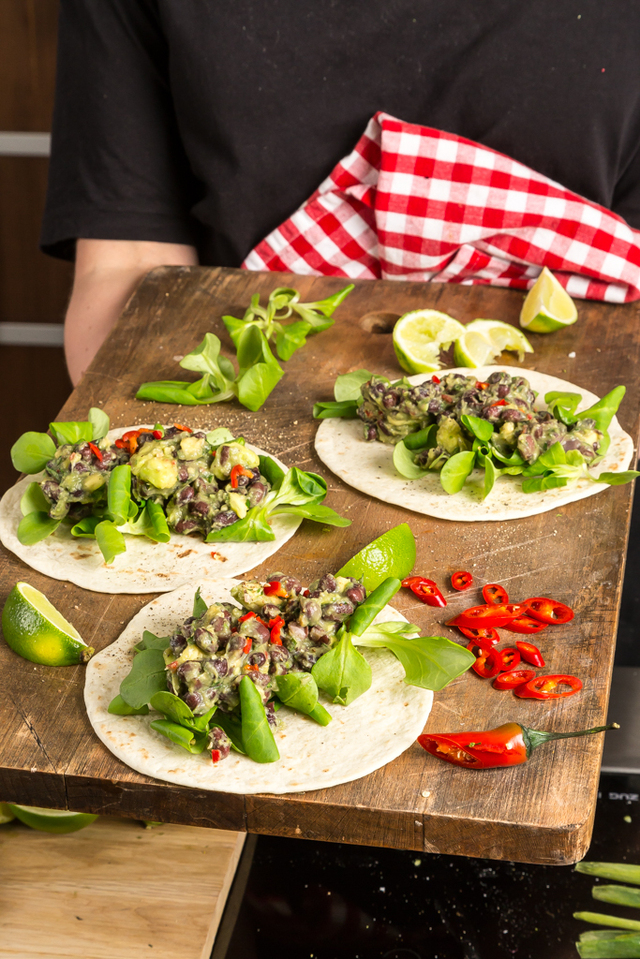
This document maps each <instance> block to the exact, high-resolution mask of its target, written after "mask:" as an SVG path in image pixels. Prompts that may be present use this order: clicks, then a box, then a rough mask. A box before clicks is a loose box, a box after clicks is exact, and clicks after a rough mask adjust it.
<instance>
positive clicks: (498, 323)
mask: <svg viewBox="0 0 640 959" xmlns="http://www.w3.org/2000/svg"><path fill="white" fill-rule="evenodd" d="M469 330H472V331H473V332H475V333H482V335H483V336H486V337H487V339H488V340H490V341H491V342H492V343H493V345H494V347H495V350H496V356H498V355H499V354H500V353H502V351H503V350H513V351H514V352H517V354H518V359H519V360H520V361H522V360H523V359H524V354H525V353H533V347H532V346H531V343H530V342H529V340H528V339H527V338H526V336H525V335H524V333H523V332H522V331H521V330H519V329H518V328H517V327H516V326H511V324H510V323H503V322H502V320H472V322H471V323H467V325H466V326H465V331H466V332H467V333H468V332H469Z"/></svg>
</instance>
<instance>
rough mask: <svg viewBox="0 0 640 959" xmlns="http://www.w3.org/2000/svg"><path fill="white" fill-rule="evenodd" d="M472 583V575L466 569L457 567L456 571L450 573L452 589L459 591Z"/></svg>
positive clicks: (467, 587)
mask: <svg viewBox="0 0 640 959" xmlns="http://www.w3.org/2000/svg"><path fill="white" fill-rule="evenodd" d="M472 583H473V576H472V575H471V573H467V571H466V570H463V569H459V570H458V572H457V573H452V574H451V585H452V586H453V588H454V589H457V590H458V591H459V592H461V591H462V590H463V589H469V587H470V586H471V584H472Z"/></svg>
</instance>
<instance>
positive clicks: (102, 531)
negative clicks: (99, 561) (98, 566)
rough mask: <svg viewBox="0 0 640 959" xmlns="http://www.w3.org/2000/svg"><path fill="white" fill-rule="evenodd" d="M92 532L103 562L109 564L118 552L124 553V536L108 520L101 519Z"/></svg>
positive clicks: (125, 548)
mask: <svg viewBox="0 0 640 959" xmlns="http://www.w3.org/2000/svg"><path fill="white" fill-rule="evenodd" d="M94 534H95V537H96V540H97V542H98V546H99V547H100V552H101V553H102V555H103V556H104V561H105V563H107V564H110V563H112V562H113V561H114V559H115V558H116V556H118V555H119V554H120V553H126V551H127V546H126V543H125V541H124V536H123V535H122V533H121V532H120V530H119V529H116V527H115V526H114V525H113V523H111V522H110V521H109V520H102V522H101V523H98V525H97V526H96V528H95V530H94Z"/></svg>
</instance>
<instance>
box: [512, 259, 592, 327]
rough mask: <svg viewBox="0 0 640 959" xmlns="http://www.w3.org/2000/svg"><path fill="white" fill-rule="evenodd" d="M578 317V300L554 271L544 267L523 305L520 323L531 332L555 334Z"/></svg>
mask: <svg viewBox="0 0 640 959" xmlns="http://www.w3.org/2000/svg"><path fill="white" fill-rule="evenodd" d="M577 319H578V311H577V309H576V305H575V303H574V302H573V300H572V299H571V297H570V296H569V294H568V293H567V291H566V290H565V289H564V287H562V286H561V285H560V283H558V281H557V279H556V278H555V276H554V275H553V273H552V272H551V270H548V269H547V268H546V266H545V267H543V270H542V273H541V274H540V276H539V277H538V279H537V280H536V282H535V283H534V285H533V286H532V287H531V289H530V290H529V292H528V293H527V296H526V299H525V301H524V303H523V304H522V310H521V311H520V326H521V327H522V329H523V330H529V331H530V332H531V333H553V332H554V330H561V329H562V328H563V327H564V326H571V324H572V323H575V321H576V320H577Z"/></svg>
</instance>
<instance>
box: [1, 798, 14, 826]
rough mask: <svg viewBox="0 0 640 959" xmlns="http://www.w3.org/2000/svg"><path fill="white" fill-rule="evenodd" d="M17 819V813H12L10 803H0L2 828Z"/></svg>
mask: <svg viewBox="0 0 640 959" xmlns="http://www.w3.org/2000/svg"><path fill="white" fill-rule="evenodd" d="M15 818H16V817H15V813H13V812H11V807H10V806H9V803H6V802H0V826H4V824H5V823H6V822H11V820H12V819H15Z"/></svg>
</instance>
